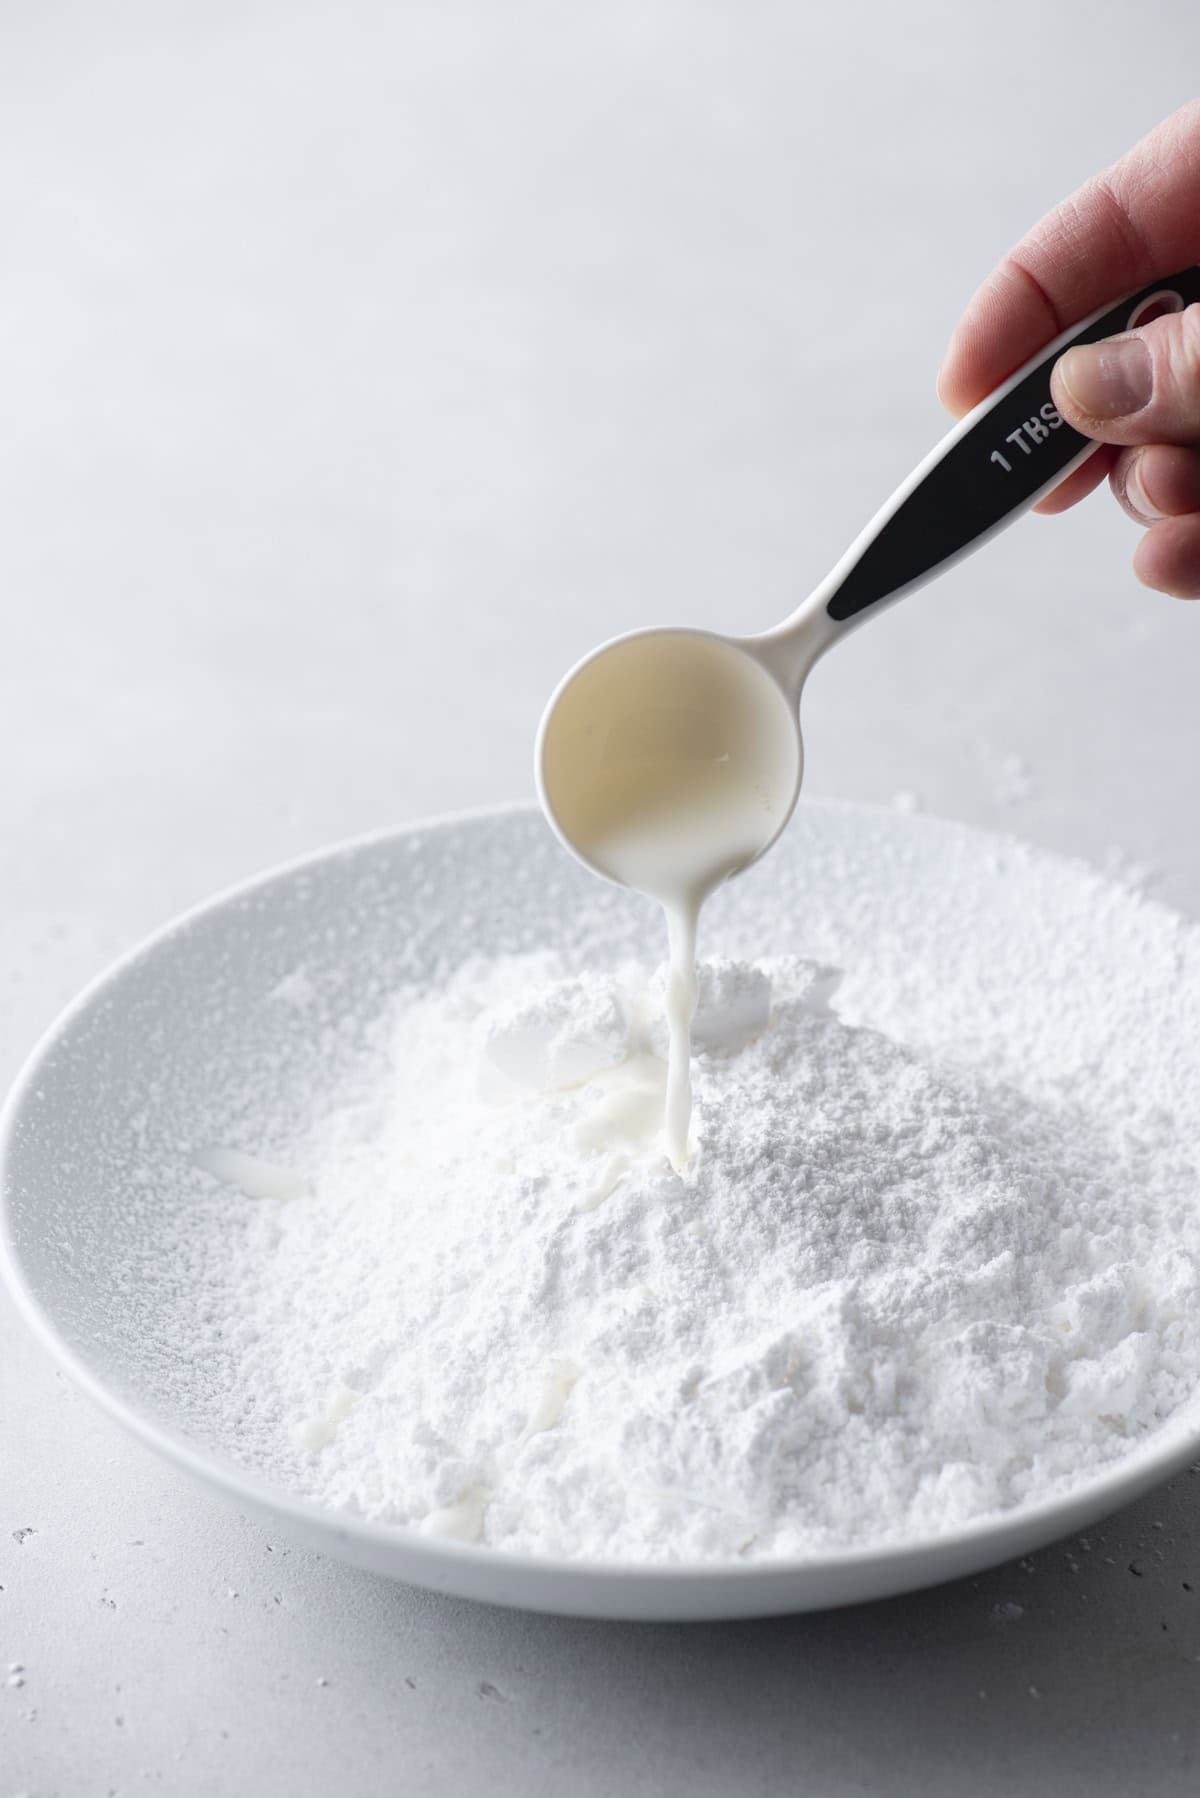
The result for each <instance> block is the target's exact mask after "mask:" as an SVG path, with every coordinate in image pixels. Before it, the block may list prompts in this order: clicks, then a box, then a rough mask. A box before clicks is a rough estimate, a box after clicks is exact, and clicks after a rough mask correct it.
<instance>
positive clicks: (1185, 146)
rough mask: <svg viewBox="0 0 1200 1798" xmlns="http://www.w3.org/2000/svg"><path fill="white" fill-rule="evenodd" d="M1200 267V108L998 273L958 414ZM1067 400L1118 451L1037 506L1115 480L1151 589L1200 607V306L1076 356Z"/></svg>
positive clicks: (963, 335) (961, 333)
mask: <svg viewBox="0 0 1200 1798" xmlns="http://www.w3.org/2000/svg"><path fill="white" fill-rule="evenodd" d="M1194 262H1200V101H1193V102H1192V103H1191V104H1190V105H1188V106H1184V107H1182V108H1181V109H1180V110H1179V111H1178V112H1176V113H1173V114H1172V115H1171V117H1170V118H1168V119H1164V121H1163V122H1162V124H1161V125H1158V126H1156V127H1155V129H1154V130H1153V131H1152V132H1150V134H1149V136H1147V137H1144V138H1143V139H1142V141H1141V142H1140V143H1139V144H1136V145H1135V146H1134V148H1133V149H1132V150H1130V151H1129V152H1128V154H1127V155H1125V156H1123V157H1122V158H1121V159H1120V161H1119V162H1116V163H1114V164H1113V166H1112V167H1111V168H1109V169H1106V170H1104V172H1103V173H1101V174H1099V175H1095V176H1093V177H1092V179H1091V180H1090V181H1087V182H1085V183H1084V185H1083V186H1082V187H1081V188H1079V189H1078V191H1077V192H1076V193H1074V194H1072V195H1071V197H1070V198H1069V199H1067V200H1064V201H1063V202H1062V204H1061V205H1059V206H1056V207H1055V208H1054V210H1053V211H1052V212H1049V213H1047V214H1046V217H1045V218H1044V219H1042V220H1041V222H1040V224H1037V225H1035V226H1034V228H1033V230H1032V231H1031V232H1029V234H1028V236H1026V237H1024V238H1023V239H1022V240H1021V242H1020V243H1019V244H1018V245H1017V246H1016V248H1015V249H1013V250H1011V251H1010V252H1009V254H1008V255H1007V256H1006V257H1005V258H1004V260H1003V262H1001V263H1000V265H999V267H998V268H996V269H995V270H994V271H993V272H992V274H990V275H989V276H988V278H987V280H986V281H985V282H984V284H983V286H982V287H981V288H980V289H979V291H978V292H977V293H976V295H975V297H974V298H973V299H972V300H971V302H970V304H969V306H968V307H967V310H966V312H965V313H964V314H963V317H962V319H961V320H960V321H959V324H958V326H957V328H956V330H955V332H954V335H953V336H952V338H951V340H950V347H949V350H948V351H947V353H946V360H945V362H944V363H943V364H942V371H941V374H940V375H939V377H938V393H939V395H940V396H941V399H942V402H943V404H944V405H946V406H947V407H948V408H949V410H950V411H951V412H953V413H954V414H955V415H956V416H961V415H962V413H964V412H967V411H969V410H970V408H971V407H972V406H974V405H977V404H978V403H979V401H980V400H981V399H983V398H984V397H985V395H986V394H988V393H990V392H991V391H992V389H993V388H994V387H997V386H999V384H1000V382H1001V381H1003V380H1004V379H1005V378H1006V377H1007V376H1008V375H1010V374H1011V373H1012V372H1013V370H1014V369H1016V368H1019V367H1020V365H1021V364H1022V363H1023V362H1025V361H1026V360H1027V359H1028V358H1029V357H1030V356H1032V355H1033V354H1034V352H1035V351H1036V350H1037V349H1039V348H1040V347H1041V345H1043V344H1045V343H1047V342H1049V341H1050V339H1051V338H1053V337H1057V336H1058V334H1059V333H1060V332H1061V331H1064V330H1066V329H1067V327H1068V326H1069V325H1072V324H1076V323H1078V321H1079V320H1080V319H1082V318H1085V317H1086V316H1087V314H1088V313H1089V312H1094V311H1095V310H1096V308H1097V307H1098V306H1102V305H1103V304H1104V303H1105V302H1106V301H1110V300H1116V299H1119V298H1120V296H1121V295H1122V294H1123V293H1127V292H1129V291H1130V290H1131V289H1133V288H1137V287H1142V286H1145V285H1146V284H1147V283H1148V282H1150V281H1153V280H1154V278H1155V277H1156V276H1157V275H1165V274H1167V273H1169V272H1171V271H1173V270H1175V269H1178V268H1185V267H1187V266H1188V265H1189V264H1191V263H1194ZM1051 392H1052V394H1053V396H1054V403H1055V405H1056V406H1057V407H1058V410H1059V411H1060V412H1061V414H1062V416H1063V417H1064V418H1065V419H1066V420H1067V422H1068V423H1069V424H1072V425H1074V427H1075V429H1076V430H1078V431H1082V432H1083V433H1084V435H1085V436H1088V437H1093V438H1095V439H1096V440H1097V441H1098V442H1099V443H1101V444H1103V445H1104V446H1105V447H1104V448H1103V449H1100V450H1097V452H1096V453H1095V455H1093V456H1091V457H1089V459H1088V461H1087V462H1085V463H1084V465H1083V466H1082V468H1078V469H1076V470H1075V472H1074V474H1071V475H1068V476H1067V478H1066V480H1065V481H1063V482H1062V484H1061V486H1059V487H1056V488H1055V490H1054V492H1053V493H1051V494H1048V495H1047V497H1046V498H1045V499H1044V500H1042V502H1041V504H1040V505H1039V506H1038V507H1037V508H1036V510H1037V511H1039V512H1062V511H1065V510H1066V508H1067V507H1068V506H1073V505H1074V504H1075V503H1076V502H1077V501H1078V500H1081V499H1083V498H1084V497H1085V495H1086V494H1088V493H1090V492H1091V491H1092V489H1093V488H1094V487H1096V486H1098V485H1099V483H1100V482H1101V481H1102V480H1103V479H1104V477H1105V475H1106V474H1107V475H1108V477H1109V483H1110V485H1111V487H1112V490H1113V493H1114V494H1115V495H1116V497H1117V499H1118V500H1119V501H1120V503H1121V505H1122V506H1123V507H1124V509H1125V511H1126V512H1127V513H1128V514H1129V516H1130V517H1131V518H1132V519H1134V520H1135V521H1136V522H1137V523H1138V524H1141V525H1145V526H1147V527H1148V528H1147V530H1146V534H1145V536H1144V537H1143V538H1142V541H1141V543H1140V544H1139V545H1138V549H1137V553H1136V555H1135V556H1134V559H1133V566H1134V571H1135V573H1136V574H1137V576H1138V578H1139V579H1140V580H1142V581H1144V582H1145V584H1146V585H1147V586H1148V587H1157V588H1159V589H1160V590H1161V591H1162V592H1164V593H1171V594H1174V595H1176V596H1177V597H1178V598H1180V599H1196V598H1200V305H1195V306H1189V307H1188V308H1187V309H1186V310H1185V311H1183V312H1177V313H1170V314H1167V315H1165V316H1163V317H1159V318H1154V319H1152V320H1151V322H1150V323H1148V324H1145V325H1140V326H1139V327H1138V328H1137V330H1135V331H1126V332H1124V333H1123V334H1122V335H1121V336H1119V337H1111V338H1107V339H1106V340H1105V341H1104V342H1103V343H1101V344H1090V345H1086V346H1081V347H1078V348H1075V349H1071V350H1068V351H1067V352H1066V354H1065V355H1063V356H1062V357H1061V358H1060V359H1059V361H1058V363H1057V364H1056V365H1055V369H1054V373H1053V376H1052V377H1051Z"/></svg>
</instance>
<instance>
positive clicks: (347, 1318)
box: [199, 954, 1200, 1561]
mask: <svg viewBox="0 0 1200 1798" xmlns="http://www.w3.org/2000/svg"><path fill="white" fill-rule="evenodd" d="M656 979H660V977H655V976H654V975H653V974H652V973H651V971H649V970H646V969H639V968H636V967H632V966H631V967H625V968H622V969H620V970H619V972H618V975H617V976H615V977H613V978H608V977H606V976H604V975H602V974H600V973H596V972H587V973H583V974H580V973H579V972H578V971H577V970H575V969H573V968H571V967H570V966H567V965H564V964H563V963H562V962H561V961H560V960H559V959H558V958H557V957H555V956H553V955H549V954H546V955H513V956H506V957H500V958H497V959H495V960H491V961H480V962H474V963H470V964H468V965H466V966H464V967H462V968H461V969H460V970H459V971H458V972H457V973H456V974H454V975H453V977H452V978H451V979H450V980H449V981H448V983H446V984H445V985H444V986H442V987H441V988H440V989H439V990H437V991H435V992H428V991H425V992H420V991H417V990H415V989H414V990H413V991H412V992H410V993H407V994H400V995H399V996H398V997H397V998H396V999H395V1001H394V1002H393V1005H392V1008H391V1011H390V1013H389V1015H388V1017H387V1019H386V1027H385V1028H384V1029H382V1030H381V1031H380V1032H379V1033H378V1041H377V1045H376V1046H375V1047H374V1048H372V1049H370V1050H367V1051H364V1053H363V1059H362V1062H361V1065H360V1066H359V1067H358V1068H357V1069H356V1072H355V1078H354V1081H353V1090H352V1093H351V1095H350V1096H349V1097H347V1096H346V1095H343V1097H342V1100H341V1102H339V1103H337V1104H336V1105H335V1106H334V1107H333V1108H332V1109H330V1110H329V1111H328V1112H327V1114H326V1115H323V1116H318V1117H317V1119H316V1121H315V1123H314V1125H313V1128H312V1129H311V1131H310V1133H309V1135H308V1136H307V1138H306V1139H305V1140H303V1141H301V1142H300V1143H299V1144H298V1145H297V1146H296V1151H295V1157H294V1159H295V1166H296V1172H297V1175H298V1178H297V1179H296V1180H295V1181H294V1183H293V1185H292V1186H291V1187H290V1188H287V1190H290V1191H293V1192H294V1193H295V1194H296V1196H293V1197H290V1198H288V1199H287V1200H286V1201H285V1202H279V1201H276V1200H272V1199H259V1200H258V1201H257V1202H253V1203H252V1202H251V1200H250V1199H246V1200H244V1201H241V1200H239V1201H238V1203H239V1204H242V1203H244V1206H245V1216H244V1219H243V1220H242V1225H241V1227H240V1229H239V1230H238V1231H237V1232H235V1233H233V1234H232V1235H231V1236H230V1239H229V1242H228V1243H227V1245H226V1249H225V1259H224V1261H223V1262H221V1264H220V1266H219V1267H217V1268H215V1271H213V1272H212V1273H211V1276H210V1287H211V1290H210V1291H208V1292H206V1299H207V1300H208V1303H207V1305H206V1310H205V1318H206V1327H207V1329H208V1330H209V1331H210V1334H211V1339H212V1343H213V1344H214V1346H216V1345H219V1349H220V1353H221V1355H222V1356H224V1357H226V1358H228V1357H229V1356H230V1355H232V1357H233V1362H234V1365H235V1366H236V1367H237V1368H238V1370H239V1390H238V1391H237V1392H236V1393H233V1394H231V1398H230V1404H231V1408H232V1409H234V1410H237V1411H238V1412H239V1413H240V1416H241V1420H242V1429H241V1434H242V1440H243V1444H245V1443H246V1442H247V1441H248V1440H250V1439H251V1438H252V1437H253V1433H254V1431H257V1432H258V1439H259V1440H260V1441H261V1444H262V1454H263V1459H264V1461H266V1460H270V1461H271V1462H272V1464H273V1465H278V1461H279V1457H280V1454H281V1453H282V1454H283V1455H284V1456H286V1457H288V1458H289V1467H290V1477H291V1479H292V1481H293V1483H294V1485H295V1487H296V1488H297V1489H299V1490H302V1491H304V1492H306V1493H308V1494H309V1495H311V1496H312V1497H314V1498H317V1499H319V1500H321V1501H323V1502H325V1503H326V1504H329V1505H332V1506H335V1507H341V1508H345V1509H347V1510H350V1511H353V1512H355V1513H357V1514H359V1515H365V1516H367V1517H372V1518H378V1519H383V1520H387V1521H390V1522H394V1523H397V1524H408V1525H414V1526H417V1527H420V1528H423V1529H426V1530H430V1531H433V1532H435V1533H441V1534H448V1535H453V1536H458V1537H460V1538H464V1539H468V1540H480V1541H482V1542H484V1543H486V1544H490V1545H493V1546H495V1547H502V1548H506V1549H514V1550H521V1551H528V1552H538V1553H549V1554H565V1555H570V1556H579V1557H589V1558H596V1559H623V1560H660V1561H661V1560H670V1559H683V1560H702V1559H723V1558H730V1557H735V1556H740V1557H743V1558H760V1557H772V1556H782V1555H801V1554H807V1553H811V1552H814V1551H821V1550H831V1549H835V1548H844V1547H848V1546H859V1545H863V1544H865V1543H868V1542H884V1541H896V1540H901V1539H906V1538H911V1537H912V1536H914V1535H918V1534H919V1535H927V1534H930V1533H934V1532H937V1531H941V1530H945V1529H948V1528H952V1527H954V1526H955V1525H958V1524H961V1523H963V1522H965V1521H967V1520H969V1519H972V1518H975V1517H978V1516H981V1515H984V1514H987V1513H993V1512H997V1511H1001V1510H1005V1509H1008V1508H1011V1507H1013V1506H1015V1505H1018V1504H1023V1503H1027V1502H1033V1501H1036V1500H1038V1499H1041V1498H1045V1497H1048V1496H1051V1495H1052V1494H1054V1493H1055V1492H1056V1491H1058V1490H1060V1489H1062V1488H1064V1487H1065V1486H1066V1485H1068V1484H1074V1483H1076V1482H1077V1481H1078V1479H1079V1477H1080V1476H1081V1474H1083V1473H1085V1472H1086V1471H1087V1470H1089V1469H1093V1470H1094V1469H1098V1468H1099V1467H1101V1466H1103V1465H1104V1464H1106V1463H1109V1462H1111V1461H1113V1460H1115V1459H1117V1458H1119V1457H1120V1456H1121V1455H1122V1454H1123V1453H1124V1452H1126V1451H1127V1450H1128V1448H1129V1447H1130V1446H1131V1445H1132V1443H1133V1442H1135V1441H1136V1440H1137V1439H1138V1438H1139V1437H1140V1436H1141V1435H1143V1434H1144V1433H1145V1432H1146V1431H1148V1430H1149V1429H1151V1428H1152V1427H1153V1426H1154V1425H1155V1424H1156V1423H1158V1422H1159V1421H1161V1420H1162V1419H1163V1418H1165V1417H1166V1416H1167V1415H1168V1414H1169V1413H1170V1412H1171V1411H1172V1410H1173V1409H1174V1408H1175V1407H1176V1406H1177V1405H1179V1404H1180V1403H1181V1402H1182V1401H1183V1400H1184V1399H1185V1398H1186V1397H1187V1396H1188V1395H1189V1394H1190V1392H1191V1391H1192V1390H1193V1389H1194V1388H1195V1387H1196V1385H1197V1383H1198V1382H1200V1266H1198V1261H1200V1226H1198V1225H1197V1223H1196V1222H1195V1221H1194V1215H1193V1214H1194V1211H1195V1203H1194V1201H1195V1192H1196V1176H1195V1168H1194V1166H1193V1165H1192V1164H1191V1162H1190V1159H1189V1158H1188V1157H1187V1156H1186V1155H1184V1154H1182V1153H1181V1152H1180V1150H1179V1149H1178V1148H1177V1146H1175V1144H1174V1137H1173V1127H1172V1124H1171V1122H1170V1120H1169V1119H1168V1118H1166V1117H1163V1118H1162V1119H1159V1120H1156V1118H1155V1116H1154V1114H1153V1112H1152V1111H1150V1112H1144V1113H1143V1114H1139V1116H1138V1120H1137V1123H1138V1127H1137V1129H1136V1130H1131V1129H1129V1128H1127V1127H1125V1126H1124V1125H1122V1124H1120V1123H1119V1121H1118V1120H1115V1119H1114V1118H1113V1117H1112V1116H1110V1115H1109V1114H1108V1112H1107V1111H1106V1110H1105V1108H1103V1107H1099V1108H1094V1107H1093V1106H1091V1105H1090V1104H1089V1103H1088V1096H1089V1085H1088V1080H1087V1076H1086V1070H1085V1071H1084V1072H1082V1073H1081V1074H1080V1076H1079V1077H1078V1078H1076V1079H1068V1078H1066V1077H1065V1076H1064V1077H1063V1078H1062V1079H1060V1080H1058V1081H1057V1082H1056V1083H1053V1086H1052V1088H1051V1086H1050V1085H1049V1084H1048V1086H1047V1093H1046V1096H1045V1099H1044V1102H1038V1101H1037V1100H1036V1099H1035V1098H1032V1097H1031V1096H1030V1093H1029V1091H1028V1090H1025V1091H1023V1092H1022V1091H1018V1089H1017V1087H1016V1085H1014V1084H1012V1083H1011V1082H1010V1080H1009V1078H1008V1077H1007V1069H1006V1068H1005V1067H1004V1066H1002V1064H1001V1063H1000V1062H999V1060H997V1062H996V1065H995V1066H990V1065H989V1061H988V1057H987V1055H986V1054H985V1053H984V1052H983V1051H982V1050H979V1049H978V1047H977V1048H976V1052H975V1053H974V1054H973V1055H972V1057H971V1062H970V1065H966V1064H965V1063H964V1062H963V1061H961V1060H960V1061H958V1062H957V1063H956V1062H952V1061H950V1060H949V1059H946V1058H945V1057H944V1056H943V1055H942V1054H941V1053H940V1052H938V1051H936V1050H934V1049H930V1048H926V1047H914V1046H911V1045H908V1046H906V1045H904V1044H901V1043H900V1042H898V1041H896V1040H893V1039H892V1038H891V1037H889V1036H888V1035H886V1034H883V1033H882V1032H881V1031H879V1030H876V1029H872V1028H867V1027H865V1026H862V1025H857V1024H853V1023H851V1022H848V1021H846V1019H845V1018H843V1017H841V1016H839V1015H838V996H837V991H836V985H837V982H836V977H835V976H834V975H832V974H831V971H830V970H829V969H827V968H821V967H817V966H815V965H814V964H812V963H810V962H804V961H800V960H797V959H792V958H778V959H774V960H771V961H768V962H763V963H759V964H756V965H754V966H750V965H748V964H746V963H743V962H736V961H723V962H718V963H713V964H710V965H709V966H707V967H706V968H705V969H704V970H702V976H701V1004H700V1010H699V1013H698V1017H697V1029H696V1047H697V1051H698V1052H697V1054H696V1058H695V1065H694V1089H695V1103H696V1112H695V1127H694V1142H693V1154H692V1159H691V1163H690V1166H689V1169H688V1172H687V1175H686V1177H685V1178H680V1177H679V1176H677V1175H676V1174H674V1173H673V1172H672V1171H671V1169H670V1167H669V1166H668V1164H667V1163H666V1161H665V1160H664V1158H663V1155H662V1152H661V1145H660V1143H659V1142H658V1141H656V1138H655V1128H656V1124H657V1120H658V1119H659V1117H660V1116H661V1103H662V1061H661V1052H662V1049H663V1046H664V1045H663V1043H662V1040H661V1026H660V1023H659V1016H660V993H659V989H658V986H657V984H656ZM1013 1050H1014V1045H1013V1044H1012V1043H1007V1044H1005V1045H1004V1054H1005V1056H1006V1057H1007V1058H1008V1060H1009V1062H1011V1059H1012V1055H1013ZM244 1147H247V1148H250V1147H253V1145H244ZM210 1165H211V1167H212V1168H213V1169H214V1170H216V1171H217V1172H224V1174H225V1176H226V1177H227V1178H228V1177H233V1178H236V1177H237V1172H236V1170H237V1166H238V1164H237V1162H236V1161H235V1162H222V1161H221V1160H220V1158H219V1157H218V1158H217V1159H216V1160H214V1161H212V1162H211V1163H210ZM273 1171H274V1172H275V1173H278V1172H279V1170H273ZM285 1185H286V1183H285ZM203 1347H204V1344H203V1342H201V1344H200V1345H199V1348H200V1350H201V1352H203Z"/></svg>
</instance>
